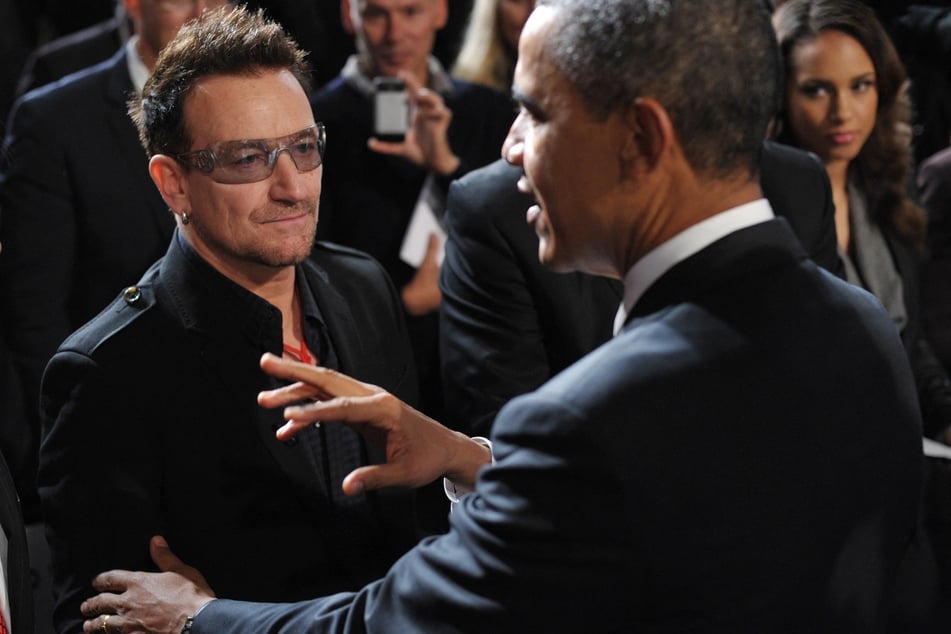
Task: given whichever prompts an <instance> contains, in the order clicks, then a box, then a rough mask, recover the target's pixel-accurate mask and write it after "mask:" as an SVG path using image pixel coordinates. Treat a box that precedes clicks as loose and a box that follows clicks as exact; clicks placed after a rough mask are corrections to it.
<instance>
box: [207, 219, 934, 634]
mask: <svg viewBox="0 0 951 634" xmlns="http://www.w3.org/2000/svg"><path fill="white" fill-rule="evenodd" d="M830 350H835V351H836V354H832V355H830V354H829V351H830ZM817 359H821V360H822V363H817V362H816V360H817ZM492 436H493V442H494V453H495V458H496V463H495V464H494V465H493V466H489V467H485V468H484V469H483V470H482V471H481V473H480V475H479V478H478V482H477V485H476V491H475V493H473V494H472V495H470V496H467V497H466V498H464V499H463V501H462V504H461V505H460V506H459V507H457V508H456V509H455V511H454V512H453V514H452V518H451V526H452V528H451V530H450V533H449V534H448V535H445V536H440V537H438V538H436V539H434V540H428V541H425V542H423V543H421V544H420V545H418V546H417V547H416V548H414V549H413V550H412V551H410V552H409V553H408V554H407V555H406V556H404V557H403V558H402V559H400V561H399V562H397V563H396V565H394V566H393V568H392V569H391V570H390V571H389V573H388V574H387V575H386V577H385V578H384V579H383V580H381V581H378V582H377V583H374V584H373V585H371V586H369V587H367V588H364V589H363V590H361V591H360V592H358V593H357V594H353V595H337V596H334V597H328V598H325V599H318V600H314V601H311V602H304V603H299V604H296V605H290V606H288V605H278V606H261V605H249V604H242V603H236V602H232V601H224V600H219V601H214V602H212V603H210V604H209V605H208V606H207V607H206V608H205V610H204V611H203V612H201V613H200V614H199V615H198V618H197V619H196V620H195V626H194V628H193V629H192V632H193V633H194V634H206V633H208V634H210V633H212V632H232V633H241V632H703V633H711V632H724V633H725V632H730V633H732V634H736V633H738V632H739V633H744V632H757V633H758V632H797V633H799V632H837V633H838V632H877V631H881V630H882V629H883V627H884V622H885V619H884V615H885V613H886V611H887V609H888V603H889V600H890V597H891V589H892V583H893V579H894V577H895V572H896V569H897V567H898V564H899V561H900V559H901V556H902V553H903V550H904V548H905V546H906V544H907V543H908V541H909V540H910V539H911V537H912V535H913V533H914V530H915V518H916V510H917V503H918V496H919V494H920V476H921V462H922V457H921V430H920V420H919V415H918V405H917V401H916V396H915V388H914V383H913V381H912V377H911V373H910V370H909V368H908V363H907V360H906V357H905V352H904V350H903V348H902V344H901V341H900V340H899V338H898V335H897V333H896V332H895V328H894V326H893V325H892V323H891V320H890V319H889V317H888V315H887V314H886V313H885V312H884V310H882V308H881V306H880V305H879V303H878V301H877V300H875V298H874V297H872V296H871V295H869V294H868V293H866V292H865V291H863V290H861V289H858V288H855V287H852V286H850V285H848V284H847V283H845V282H844V281H842V280H839V279H837V278H835V277H834V276H832V275H831V274H829V273H828V272H826V271H824V270H822V269H820V268H819V267H817V266H816V265H815V264H814V263H813V262H810V261H808V260H807V259H806V256H805V253H804V252H803V251H802V248H801V247H800V246H799V244H798V243H797V241H796V238H795V237H794V235H793V234H792V232H791V231H790V230H789V228H788V226H787V225H786V223H785V221H783V220H782V219H775V220H772V221H769V222H766V223H762V224H759V225H756V226H753V227H749V228H747V229H743V230H740V231H737V232H735V233H733V234H731V235H729V236H726V237H724V238H722V239H720V240H718V241H717V242H715V243H714V244H712V245H710V246H709V247H707V248H706V249H704V250H702V251H701V252H699V253H697V254H695V255H694V256H692V257H690V258H688V259H687V260H685V261H683V262H681V263H680V264H678V265H676V266H675V267H674V268H673V269H671V270H670V271H668V272H667V273H666V274H665V275H663V276H662V277H661V278H660V279H659V280H658V281H657V282H656V283H655V284H654V285H653V286H652V287H651V288H650V289H648V291H647V293H646V294H645V295H644V297H643V298H642V299H641V300H640V301H639V302H638V303H637V304H636V305H635V307H634V311H633V313H632V315H631V318H630V319H629V321H628V322H627V324H626V325H625V327H624V329H623V332H622V333H621V334H620V335H619V336H617V337H615V338H613V339H612V340H611V341H610V342H608V343H606V344H605V345H603V346H601V347H600V348H598V349H597V350H595V351H593V352H592V353H590V354H589V355H588V356H586V357H585V358H584V359H582V360H581V361H579V362H578V363H576V364H575V365H573V366H571V367H570V368H568V369H567V370H565V371H564V372H562V373H561V374H559V375H557V376H556V377H555V378H553V379H552V380H551V381H549V382H548V383H547V384H545V385H544V386H543V387H542V388H540V389H539V390H538V391H537V392H535V393H533V394H530V395H526V396H523V397H520V398H517V399H515V400H514V401H512V402H511V403H509V404H508V405H506V406H505V407H504V408H503V409H502V411H501V412H500V413H499V416H498V419H497V420H496V423H495V426H494V429H493V434H492Z"/></svg>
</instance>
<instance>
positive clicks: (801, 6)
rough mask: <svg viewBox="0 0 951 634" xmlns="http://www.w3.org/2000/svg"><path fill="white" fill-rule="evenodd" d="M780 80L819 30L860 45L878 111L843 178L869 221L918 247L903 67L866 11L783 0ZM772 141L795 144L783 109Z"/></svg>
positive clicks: (818, 0) (854, 4)
mask: <svg viewBox="0 0 951 634" xmlns="http://www.w3.org/2000/svg"><path fill="white" fill-rule="evenodd" d="M773 27H774V28H775V29H776V34H777V36H778V38H779V48H780V52H781V54H782V57H783V65H784V68H785V72H786V76H787V77H788V76H789V74H790V72H791V64H792V53H793V50H794V49H795V47H796V45H797V44H799V43H800V42H802V41H804V40H808V39H810V38H813V37H815V36H817V35H819V33H821V32H823V31H830V30H834V31H841V32H843V33H845V34H847V35H849V36H851V37H853V38H855V40H856V41H857V42H858V43H859V44H861V45H862V48H863V49H865V52H866V53H867V54H868V56H869V57H870V58H871V60H872V65H873V66H874V67H875V82H876V90H877V92H878V111H877V112H876V115H875V127H874V129H873V130H872V133H871V134H870V135H869V137H868V140H866V142H865V145H863V146H862V149H861V150H860V151H859V154H858V156H857V157H856V158H855V160H853V161H852V163H851V164H850V165H849V176H850V178H851V179H853V182H855V183H856V184H857V185H858V187H859V188H860V189H861V190H862V191H863V192H864V193H865V195H866V198H867V200H868V205H869V211H870V213H871V215H872V218H873V219H874V220H875V221H876V222H877V223H879V224H881V225H888V226H890V227H892V228H893V229H894V230H895V231H896V232H897V233H898V235H900V236H901V237H902V238H904V239H905V240H906V241H907V242H909V243H910V244H912V245H913V246H914V247H916V248H918V249H923V248H924V242H925V229H926V225H927V222H926V218H925V215H924V212H923V211H922V210H921V208H919V207H918V206H917V205H916V204H915V203H914V202H912V201H911V199H910V198H909V197H908V190H907V187H908V178H909V174H910V170H911V158H912V155H911V103H910V101H909V98H908V79H907V75H906V73H905V68H904V66H902V63H901V59H899V57H898V53H897V51H896V50H895V47H894V46H893V45H892V42H891V40H890V39H889V37H888V34H887V33H886V32H885V29H884V28H882V25H881V23H880V22H879V21H878V18H876V17H875V14H874V13H873V12H872V10H871V9H870V8H869V7H867V6H865V5H864V4H862V3H860V2H858V1H856V0H789V1H788V2H784V3H783V4H782V5H781V6H780V7H779V9H777V10H776V13H775V14H773ZM780 124H781V125H780V132H779V136H778V137H777V140H779V141H781V142H784V143H789V144H790V145H798V143H797V142H796V139H795V138H794V137H793V133H792V130H791V127H790V125H789V122H788V120H787V114H786V112H785V107H784V108H783V111H782V112H781V113H780Z"/></svg>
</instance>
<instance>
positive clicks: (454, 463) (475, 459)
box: [443, 432, 492, 489]
mask: <svg viewBox="0 0 951 634" xmlns="http://www.w3.org/2000/svg"><path fill="white" fill-rule="evenodd" d="M452 434H453V442H452V447H453V450H452V453H451V454H450V458H449V466H448V468H447V469H446V472H445V473H444V474H443V475H444V477H446V478H448V479H449V480H452V481H453V482H455V483H456V484H457V485H459V486H462V487H466V488H470V489H471V488H472V487H474V486H475V481H476V476H478V475H479V471H480V470H481V469H482V467H484V466H486V465H487V464H491V463H492V449H491V447H490V445H489V443H488V442H487V441H484V440H485V439H473V438H470V437H468V436H466V435H465V434H463V433H461V432H452ZM480 440H481V441H484V442H480Z"/></svg>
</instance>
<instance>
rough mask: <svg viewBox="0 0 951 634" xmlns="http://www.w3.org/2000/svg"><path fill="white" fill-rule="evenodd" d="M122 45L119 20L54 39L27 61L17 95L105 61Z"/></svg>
mask: <svg viewBox="0 0 951 634" xmlns="http://www.w3.org/2000/svg"><path fill="white" fill-rule="evenodd" d="M121 46H122V37H121V36H120V34H119V20H118V18H116V17H111V18H109V19H108V20H103V21H102V22H97V23H96V24H93V25H92V26H88V27H86V28H84V29H82V30H80V31H76V32H75V33H70V34H69V35H64V36H63V37H58V38H56V39H55V40H51V41H49V42H47V43H46V44H43V45H42V46H40V47H38V48H37V49H36V50H34V51H33V52H32V53H30V56H29V57H27V58H26V62H25V63H24V64H23V70H22V72H21V73H20V78H19V79H18V80H17V86H16V96H17V97H19V96H21V95H24V94H26V93H27V92H29V91H31V90H33V89H34V88H39V87H40V86H45V85H46V84H48V83H50V82H53V81H56V80H57V79H60V78H61V77H65V76H66V75H70V74H72V73H75V72H78V71H81V70H82V69H84V68H88V67H89V66H92V65H93V64H98V63H99V62H102V61H105V60H107V59H109V58H110V57H112V56H113V55H115V53H116V51H117V50H119V48H120V47H121Z"/></svg>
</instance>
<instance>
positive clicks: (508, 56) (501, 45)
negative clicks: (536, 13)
mask: <svg viewBox="0 0 951 634" xmlns="http://www.w3.org/2000/svg"><path fill="white" fill-rule="evenodd" d="M534 8H535V0H476V1H475V4H474V5H473V7H472V14H471V15H470V17H469V25H468V26H467V27H466V34H465V37H464V38H463V41H462V47H461V48H460V50H459V56H458V57H456V62H455V65H454V66H453V69H452V74H453V75H454V76H455V77H458V78H459V79H465V80H467V81H473V82H476V83H479V84H485V85H486V86H490V87H492V88H495V89H496V90H501V91H502V92H506V93H507V92H508V91H509V89H510V88H511V86H512V74H513V72H514V71H515V59H516V58H517V56H518V37H519V35H520V34H521V32H522V27H523V26H524V25H525V20H527V19H528V14H529V13H531V12H532V9H534Z"/></svg>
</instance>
